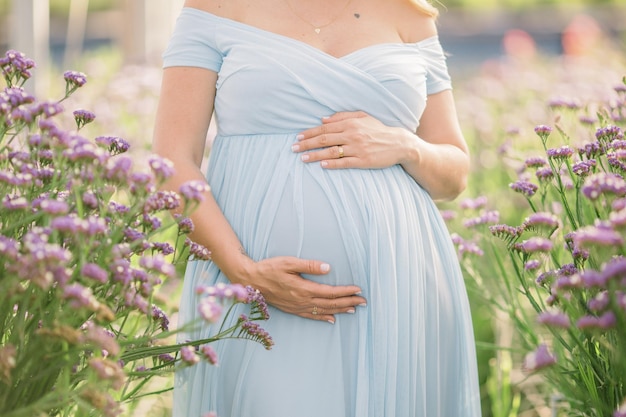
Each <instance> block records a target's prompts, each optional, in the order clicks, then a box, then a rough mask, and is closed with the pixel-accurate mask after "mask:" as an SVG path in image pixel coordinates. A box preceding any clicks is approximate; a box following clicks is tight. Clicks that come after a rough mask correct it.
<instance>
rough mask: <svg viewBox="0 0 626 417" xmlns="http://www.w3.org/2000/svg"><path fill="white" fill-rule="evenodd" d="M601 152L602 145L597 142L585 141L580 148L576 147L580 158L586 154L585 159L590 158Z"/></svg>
mask: <svg viewBox="0 0 626 417" xmlns="http://www.w3.org/2000/svg"><path fill="white" fill-rule="evenodd" d="M603 153H604V152H603V147H602V145H600V143H599V142H591V143H586V144H585V145H584V146H583V147H582V148H578V155H580V157H581V158H582V157H583V156H586V157H587V159H592V158H596V157H598V156H600V155H602V154H603Z"/></svg>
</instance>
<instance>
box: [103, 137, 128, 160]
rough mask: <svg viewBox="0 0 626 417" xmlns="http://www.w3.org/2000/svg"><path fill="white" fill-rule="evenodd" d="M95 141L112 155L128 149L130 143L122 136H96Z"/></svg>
mask: <svg viewBox="0 0 626 417" xmlns="http://www.w3.org/2000/svg"><path fill="white" fill-rule="evenodd" d="M95 141H96V143H97V144H98V145H100V146H102V147H104V148H106V149H108V151H109V153H110V154H111V155H112V156H115V155H119V154H121V153H124V152H126V151H128V149H130V144H129V143H128V142H126V141H125V140H124V139H122V138H118V137H116V136H98V137H97V138H96V139H95Z"/></svg>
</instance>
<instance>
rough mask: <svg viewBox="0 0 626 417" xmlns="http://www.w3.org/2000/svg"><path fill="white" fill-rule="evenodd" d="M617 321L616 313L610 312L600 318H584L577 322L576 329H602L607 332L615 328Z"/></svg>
mask: <svg viewBox="0 0 626 417" xmlns="http://www.w3.org/2000/svg"><path fill="white" fill-rule="evenodd" d="M616 323H617V319H616V318H615V313H613V312H612V311H608V312H606V313H604V314H603V315H601V316H600V317H595V316H583V317H581V318H580V319H578V321H577V322H576V327H578V328H579V329H583V330H584V329H602V330H607V329H611V328H613V327H615V324H616Z"/></svg>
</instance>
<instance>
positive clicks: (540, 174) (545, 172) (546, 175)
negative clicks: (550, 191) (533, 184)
mask: <svg viewBox="0 0 626 417" xmlns="http://www.w3.org/2000/svg"><path fill="white" fill-rule="evenodd" d="M535 175H536V176H537V179H538V180H539V181H544V182H546V181H550V180H551V179H552V178H554V172H553V171H552V168H550V167H542V168H539V169H537V171H535Z"/></svg>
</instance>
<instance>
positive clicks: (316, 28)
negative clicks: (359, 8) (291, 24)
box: [285, 0, 352, 35]
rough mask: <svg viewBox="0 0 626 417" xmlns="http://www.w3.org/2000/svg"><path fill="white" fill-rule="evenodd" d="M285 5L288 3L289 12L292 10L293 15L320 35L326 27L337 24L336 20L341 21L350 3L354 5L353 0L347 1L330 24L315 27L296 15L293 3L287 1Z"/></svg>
mask: <svg viewBox="0 0 626 417" xmlns="http://www.w3.org/2000/svg"><path fill="white" fill-rule="evenodd" d="M285 3H287V6H289V10H291V13H293V14H294V15H295V16H296V17H297V18H298V19H300V20H302V21H303V22H304V23H306V24H308V25H309V26H311V27H312V28H313V30H314V31H315V33H317V34H318V35H319V34H320V32H321V31H322V29H323V28H325V27H326V26H330V25H331V24H333V23H334V22H335V20H337V19H339V17H340V16H341V15H342V14H343V12H344V11H346V9H347V8H348V6H349V5H350V3H352V0H348V1H346V4H345V5H344V6H343V8H342V9H341V10H340V11H339V13H337V14H336V15H335V17H334V18H332V19H331V20H329V21H328V22H326V23H324V24H323V25H314V24H313V23H311V22H309V21H308V20H306V19H305V18H304V17H302V16H300V15H299V14H298V13H296V11H295V10H294V8H293V6H292V5H291V3H289V0H285Z"/></svg>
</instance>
